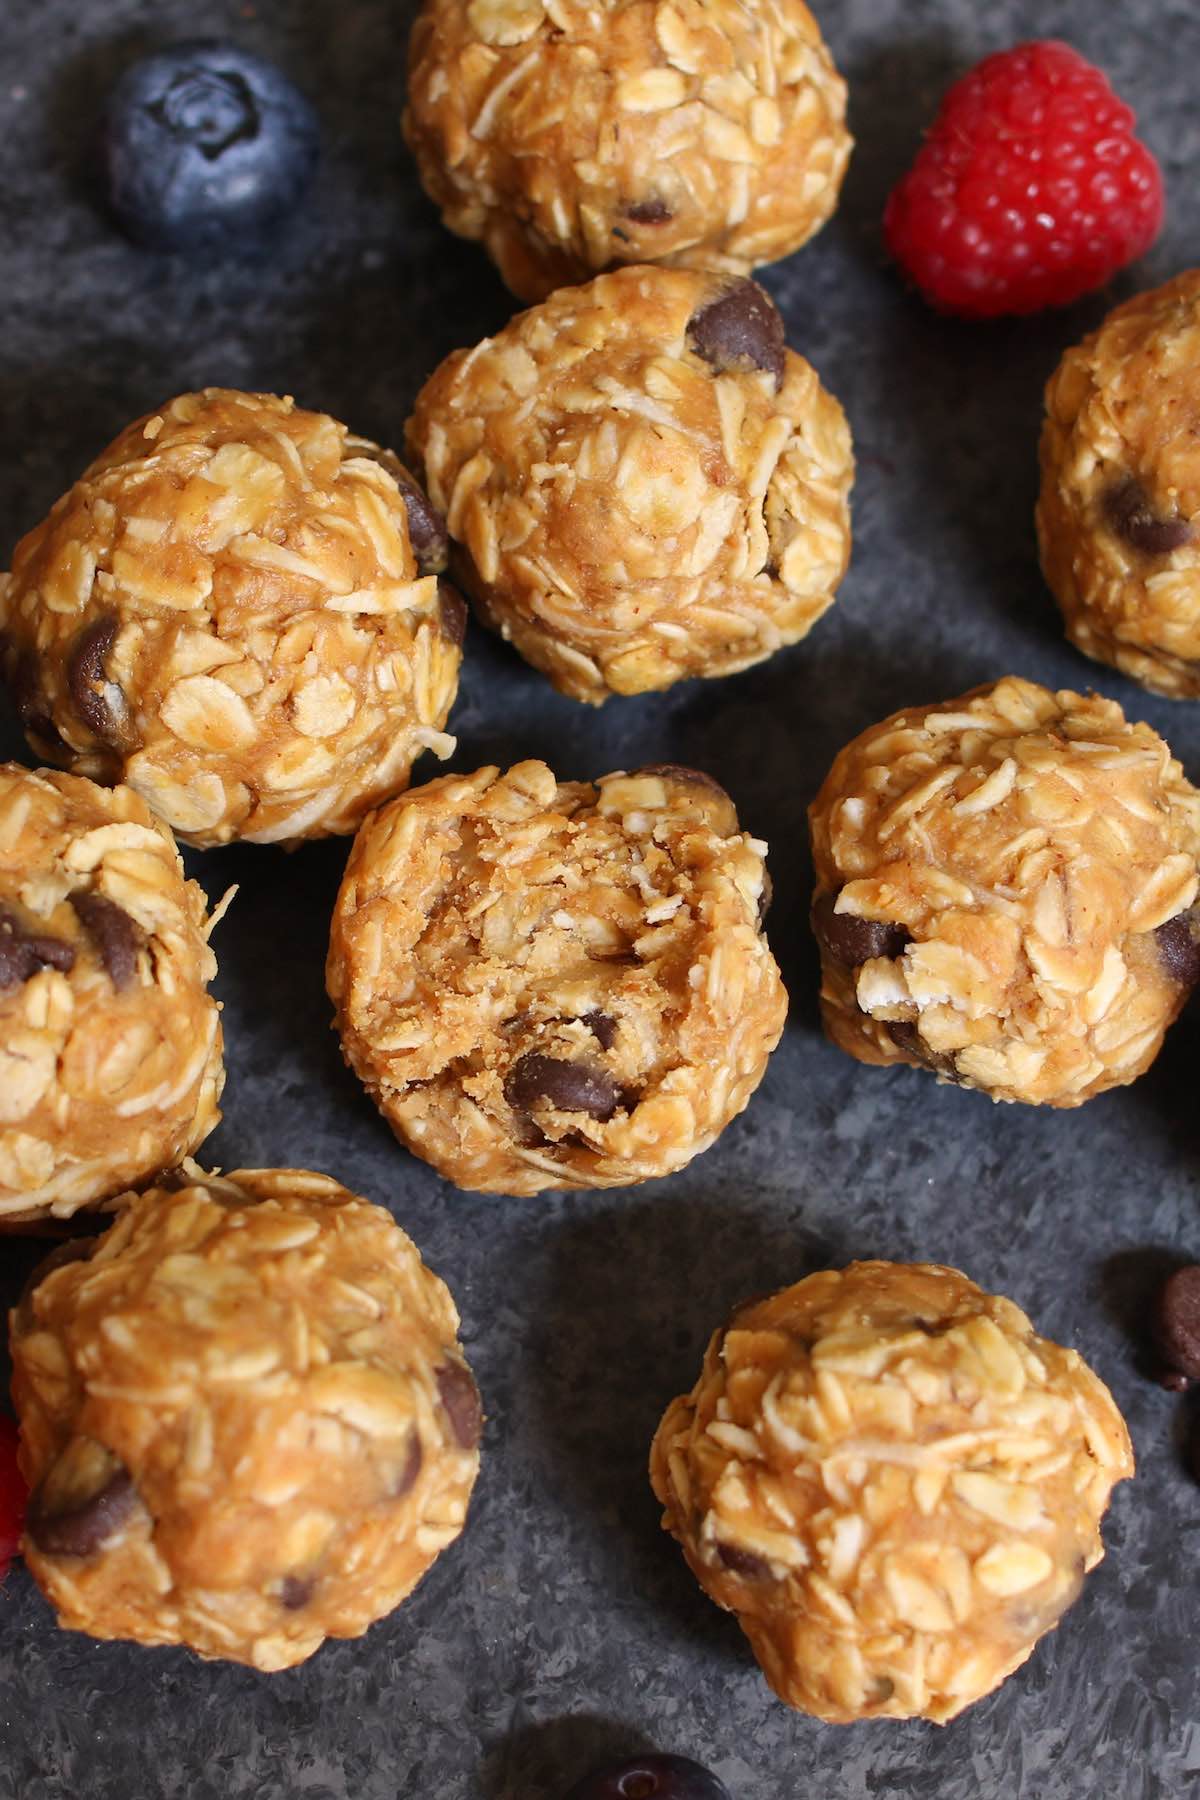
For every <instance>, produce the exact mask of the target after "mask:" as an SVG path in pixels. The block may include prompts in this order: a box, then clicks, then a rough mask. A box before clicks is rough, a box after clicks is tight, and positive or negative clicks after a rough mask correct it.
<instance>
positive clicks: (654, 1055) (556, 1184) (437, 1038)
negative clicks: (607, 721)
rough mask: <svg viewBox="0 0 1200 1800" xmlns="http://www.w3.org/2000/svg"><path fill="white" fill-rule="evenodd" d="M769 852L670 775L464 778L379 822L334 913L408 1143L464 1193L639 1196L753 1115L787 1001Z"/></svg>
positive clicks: (381, 1087) (346, 1017) (529, 768)
mask: <svg viewBox="0 0 1200 1800" xmlns="http://www.w3.org/2000/svg"><path fill="white" fill-rule="evenodd" d="M765 849H766V846H765V845H764V844H762V843H760V842H758V841H757V840H756V839H754V838H752V837H749V836H748V835H747V834H746V833H745V832H743V831H740V830H739V828H738V821H737V814H736V812H735V811H734V806H733V802H732V801H731V800H730V798H729V796H728V795H727V794H726V793H725V791H724V789H723V788H720V787H718V785H717V784H716V782H714V781H712V780H711V779H710V778H709V777H708V776H706V775H702V774H700V773H698V772H697V771H696V770H694V769H684V768H678V767H675V766H674V765H664V766H661V767H656V768H646V769H639V770H637V771H635V772H634V773H633V774H630V775H625V774H614V775H606V776H604V777H602V779H601V780H599V781H597V782H596V783H594V784H592V783H589V782H582V781H575V782H559V781H557V780H556V778H555V776H554V775H553V774H552V773H551V771H550V770H549V769H548V768H547V767H546V765H545V763H541V762H524V763H518V764H517V765H516V767H515V768H512V769H510V770H509V771H508V773H507V774H504V775H502V774H501V773H500V771H499V770H498V769H496V768H485V769H480V770H479V771H478V772H477V773H476V774H474V775H467V776H462V775H451V776H444V777H442V778H441V779H440V780H437V781H431V782H429V783H427V784H426V785H425V786H424V787H422V788H420V789H418V790H417V791H416V792H414V793H411V794H407V795H403V796H401V797H400V798H399V799H398V800H396V801H393V802H392V804H391V805H389V806H387V807H385V808H384V809H383V810H382V811H381V812H380V813H378V814H377V815H376V816H375V818H373V819H371V820H369V821H368V822H367V824H366V825H364V827H363V829H362V831H361V832H360V833H359V836H358V838H357V839H356V841H355V845H354V849H353V850H352V852H351V855H350V861H349V863H348V865H347V869H346V876H345V879H344V881H343V883H342V888H341V892H340V893H339V895H338V900H337V905H336V908H335V910H334V918H333V931H332V936H331V940H330V948H329V965H328V983H329V993H330V998H331V999H332V1000H333V1003H334V1007H335V1009H336V1014H337V1018H336V1024H337V1028H338V1030H339V1031H340V1033H341V1039H342V1049H343V1052H344V1054H345V1057H346V1060H347V1062H348V1063H349V1064H350V1066H351V1067H352V1068H353V1069H354V1070H355V1072H356V1073H357V1075H358V1076H359V1078H360V1079H361V1081H362V1082H363V1084H364V1085H365V1087H366V1088H367V1091H368V1092H369V1093H370V1095H371V1096H372V1098H373V1099H374V1101H375V1103H376V1105H377V1106H378V1107H379V1109H380V1111H381V1112H382V1113H383V1115H384V1117H385V1118H386V1119H387V1120H388V1122H389V1124H390V1125H391V1126H392V1128H393V1130H394V1131H395V1132H396V1135H397V1136H398V1137H399V1138H400V1139H401V1141H402V1142H403V1143H405V1144H406V1145H407V1146H408V1148H409V1149H410V1150H412V1151H413V1152H414V1153H415V1154H416V1155H417V1156H420V1157H423V1158H424V1159H425V1160H426V1161H427V1162H430V1163H432V1164H433V1166H434V1168H435V1169H437V1171H438V1172H439V1174H441V1175H444V1176H446V1177H447V1178H448V1179H449V1180H450V1181H453V1182H455V1183H456V1184H457V1185H458V1186H459V1187H462V1188H471V1189H481V1190H484V1191H486V1192H492V1193H502V1194H536V1193H540V1192H541V1191H542V1190H543V1189H544V1188H588V1187H597V1188H602V1187H625V1186H627V1185H629V1184H631V1183H633V1182H638V1181H646V1180H648V1179H650V1178H651V1177H652V1176H657V1175H667V1174H669V1173H670V1172H671V1171H672V1170H674V1169H679V1168H682V1167H683V1165H684V1164H685V1163H687V1162H690V1160H691V1159H692V1157H693V1156H695V1155H696V1154H697V1152H698V1151H701V1150H705V1149H707V1148H708V1146H709V1145H710V1144H711V1143H712V1142H713V1140H714V1139H715V1138H716V1136H717V1135H718V1133H719V1132H720V1131H722V1130H723V1129H724V1127H725V1126H726V1125H727V1124H728V1123H729V1121H730V1119H732V1118H734V1117H735V1115H736V1114H738V1113H740V1112H741V1111H742V1109H743V1107H744V1106H745V1105H746V1103H747V1101H748V1100H749V1098H750V1095H751V1094H752V1093H753V1091H754V1089H755V1088H756V1087H757V1086H758V1083H759V1081H760V1080H761V1079H762V1075H763V1072H764V1070H765V1068H766V1064H767V1058H768V1056H769V1055H770V1052H771V1051H772V1050H773V1049H774V1048H775V1045H776V1044H777V1043H778V1041H779V1036H780V1033H781V1032H782V1030H783V1022H784V1017H785V1014H786V1010H787V996H786V994H785V993H784V989H783V984H782V982H781V981H780V978H779V970H778V969H777V968H776V966H775V961H774V958H773V957H772V955H771V952H770V950H769V948H768V947H767V941H766V939H765V937H764V936H763V935H762V929H761V915H762V913H763V911H765V905H766V899H767V896H768V894H769V891H770V890H769V886H768V881H767V873H766V866H765V863H764V860H763V858H764V853H765Z"/></svg>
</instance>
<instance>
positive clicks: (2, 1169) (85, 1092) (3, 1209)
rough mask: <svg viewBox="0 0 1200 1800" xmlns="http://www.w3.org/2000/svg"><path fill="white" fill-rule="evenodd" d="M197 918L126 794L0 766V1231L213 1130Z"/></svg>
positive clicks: (119, 1179)
mask: <svg viewBox="0 0 1200 1800" xmlns="http://www.w3.org/2000/svg"><path fill="white" fill-rule="evenodd" d="M212 923H213V921H212V920H211V919H209V917H208V914H207V907H206V903H205V897H204V894H203V892H202V891H201V889H200V888H199V887H198V886H197V884H196V883H195V882H194V881H187V880H185V879H184V874H183V864H182V862H181V861H180V857H179V852H178V851H177V850H176V848H175V844H174V842H173V840H172V838H171V834H170V832H169V831H168V830H167V829H166V827H165V826H164V825H163V824H162V823H161V822H160V821H159V820H158V819H156V818H155V817H154V815H153V814H152V813H151V812H150V810H149V808H148V807H147V806H146V804H145V802H144V801H143V800H142V799H141V798H140V797H139V796H138V795H137V794H135V793H134V792H133V791H132V789H130V788H128V787H114V788H101V787H97V786H96V784H95V783H94V782H91V781H86V780H84V779H83V778H82V777H81V776H78V775H65V774H62V773H61V772H60V771H58V770H57V769H40V770H33V769H26V768H22V767H20V766H19V765H18V764H16V763H3V764H0V1228H4V1227H8V1226H11V1225H13V1224H16V1223H19V1222H27V1223H34V1224H38V1223H40V1222H43V1221H48V1220H51V1219H63V1218H67V1217H69V1216H70V1215H71V1214H72V1213H74V1212H76V1211H78V1210H79V1208H81V1207H90V1206H96V1205H98V1204H100V1203H101V1202H103V1201H105V1200H107V1199H109V1198H110V1197H111V1196H112V1195H114V1194H119V1193H120V1192H121V1191H122V1189H124V1188H127V1187H129V1186H130V1185H131V1184H133V1183H137V1182H143V1181H148V1180H149V1179H150V1178H151V1177H152V1176H154V1175H156V1174H157V1173H158V1171H159V1170H160V1169H163V1168H168V1167H170V1166H171V1165H172V1164H173V1163H175V1162H178V1160H179V1159H180V1157H182V1156H186V1155H188V1154H189V1153H190V1152H191V1151H192V1150H194V1149H195V1148H196V1146H197V1145H198V1144H199V1143H201V1142H202V1140H203V1139H204V1138H206V1137H207V1136H208V1133H209V1132H210V1131H211V1130H212V1129H213V1127H214V1126H215V1125H216V1124H217V1121H218V1120H219V1118H220V1116H221V1115H220V1113H219V1111H218V1110H217V1101H218V1099H219V1098H220V1094H221V1088H222V1085H223V1083H224V1079H225V1072H224V1067H223V1064H222V1060H221V1024H220V1008H219V1007H218V1005H217V1003H216V1001H215V1000H214V999H213V998H212V996H211V995H210V994H209V992H208V987H209V983H210V982H211V981H212V979H213V977H214V975H215V974H216V972H217V965H216V960H215V958H214V956H213V953H212V951H211V950H210V948H209V944H208V934H209V931H210V929H211V926H212Z"/></svg>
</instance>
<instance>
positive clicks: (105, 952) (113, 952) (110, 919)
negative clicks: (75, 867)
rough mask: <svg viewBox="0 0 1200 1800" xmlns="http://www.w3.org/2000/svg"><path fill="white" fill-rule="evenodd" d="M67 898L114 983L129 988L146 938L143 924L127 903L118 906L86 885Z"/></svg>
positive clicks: (118, 988)
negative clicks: (139, 923)
mask: <svg viewBox="0 0 1200 1800" xmlns="http://www.w3.org/2000/svg"><path fill="white" fill-rule="evenodd" d="M67 899H68V900H69V901H70V902H71V905H72V906H73V907H74V908H75V912H76V915H77V917H78V919H79V923H80V924H81V925H82V926H83V929H84V930H85V931H86V932H87V934H88V936H89V938H90V939H91V940H92V944H93V945H94V947H95V950H96V954H97V955H98V956H99V958H100V961H101V962H102V963H103V965H104V970H105V973H106V974H107V976H108V978H109V980H110V981H111V982H112V984H113V986H114V987H115V988H116V989H117V990H118V991H120V989H122V988H127V987H128V986H129V983H130V982H131V981H132V980H133V972H134V970H135V969H136V968H137V953H138V951H139V950H140V949H141V947H142V945H143V943H144V942H145V938H144V936H143V933H142V928H141V926H140V925H138V924H137V923H136V921H135V920H133V919H131V918H130V916H129V914H128V913H127V912H126V911H125V908H124V907H123V906H118V905H117V903H116V901H115V900H109V899H108V898H107V896H106V895H104V894H91V893H88V891H87V890H86V889H85V888H79V889H77V890H76V892H75V893H73V894H68V895H67Z"/></svg>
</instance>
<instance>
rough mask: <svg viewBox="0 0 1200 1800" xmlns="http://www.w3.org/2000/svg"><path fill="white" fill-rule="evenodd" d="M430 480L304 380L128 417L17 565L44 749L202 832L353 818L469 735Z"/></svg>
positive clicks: (264, 836)
mask: <svg viewBox="0 0 1200 1800" xmlns="http://www.w3.org/2000/svg"><path fill="white" fill-rule="evenodd" d="M413 487H415V484H413V483H412V482H411V478H410V477H407V476H406V475H405V472H404V471H403V469H402V468H401V467H400V465H399V463H397V462H396V459H395V457H394V456H392V455H391V453H390V452H387V451H380V450H379V449H378V447H377V446H376V445H374V444H370V443H368V442H367V441H366V440H365V439H362V438H355V437H352V436H351V435H350V433H349V432H348V431H347V430H346V428H345V426H344V425H340V424H338V423H337V421H336V420H334V419H331V418H329V417H327V416H326V415H325V414H323V413H312V412H305V411H303V410H302V409H300V408H298V407H296V406H295V405H294V404H293V402H292V401H291V400H287V399H284V400H280V399H276V398H274V397H272V396H270V395H264V394H241V393H235V392H232V391H230V390H227V389H221V388H210V389H206V390H205V391H204V392H203V393H198V394H184V395H182V396H180V397H179V398H178V399H176V400H173V401H171V403H170V404H169V405H168V406H166V407H164V408H163V410H162V411H161V412H158V413H155V414H154V415H153V416H151V417H149V418H145V419H139V420H137V421H135V423H134V424H132V425H130V426H129V427H127V429H126V430H125V431H123V432H122V433H121V435H120V436H119V437H118V438H117V439H116V441H115V443H113V444H112V445H111V446H110V447H109V448H108V449H107V450H106V451H105V452H104V453H103V454H102V455H101V456H100V457H99V458H98V459H97V460H96V461H95V462H94V463H93V464H92V465H91V467H90V468H89V469H88V470H87V471H86V472H85V473H84V475H83V476H82V477H81V478H80V479H79V480H78V481H77V482H76V483H75V485H74V487H72V488H71V490H70V491H69V493H67V494H66V495H65V496H64V497H63V499H61V500H60V501H59V502H58V504H57V505H56V506H55V507H54V508H53V510H52V511H51V513H50V516H49V517H48V518H47V519H46V520H45V522H44V523H43V524H41V525H39V526H38V527H37V528H36V530H34V531H32V532H31V533H30V534H29V536H28V537H26V538H25V539H24V540H23V541H22V542H21V543H20V544H19V545H18V546H17V549H16V551H15V553H14V556H13V567H12V573H11V575H10V576H9V577H7V579H4V580H0V632H2V633H3V637H4V640H5V657H4V661H5V666H6V671H7V674H8V678H9V682H10V685H11V687H12V689H13V692H14V695H15V698H16V702H17V707H18V710H19V712H20V714H21V717H22V720H23V722H24V724H25V727H26V731H27V733H28V735H29V739H30V742H31V744H32V745H33V748H34V750H35V751H36V752H37V753H38V755H39V756H41V757H43V758H44V759H45V760H47V761H50V762H55V763H61V764H64V765H66V766H68V767H70V768H71V769H73V770H74V771H75V772H76V773H77V774H82V775H89V776H91V777H93V778H94V779H95V780H98V781H103V782H112V781H124V782H127V783H128V785H129V786H130V787H132V788H134V789H135V790H136V791H137V792H138V793H139V794H141V795H142V797H143V798H144V799H145V800H146V801H147V802H148V803H149V804H150V805H151V806H152V807H153V808H154V810H155V812H157V813H158V815H159V816H160V818H163V819H165V820H166V821H167V823H168V824H169V825H170V826H171V827H172V829H173V830H174V831H175V832H176V834H177V835H178V836H179V837H181V838H183V839H184V840H185V841H186V842H188V843H191V844H198V845H212V844H220V843H225V842H227V841H228V840H229V839H231V838H235V837H240V838H247V839H249V840H251V841H252V842H255V843H294V842H297V841H298V840H300V839H302V838H309V837H319V836H322V835H324V834H326V833H330V832H348V831H352V830H353V829H354V828H355V826H356V825H357V824H358V822H359V820H360V819H361V818H362V816H363V814H364V813H365V812H367V811H368V810H369V809H370V808H371V807H372V806H373V805H375V804H376V803H377V802H378V801H379V800H381V799H383V798H384V797H386V796H387V795H388V794H391V793H394V792H395V791H396V789H397V788H400V787H403V786H404V785H405V783H406V782H407V780H408V776H409V770H410V768H411V766H412V763H413V760H414V759H415V758H416V757H417V756H419V755H420V753H421V752H422V751H423V750H427V749H432V750H433V751H434V752H435V753H436V754H437V755H439V756H442V757H445V756H447V755H449V753H450V752H451V750H452V749H453V747H454V740H453V739H452V738H449V737H447V736H446V734H445V733H444V731H443V729H442V727H443V725H444V724H445V722H446V716H447V714H448V712H449V709H450V706H451V703H452V701H453V699H454V694H455V690H456V687H457V682H458V668H459V661H460V653H461V652H460V645H461V618H460V616H459V612H458V607H457V602H454V603H453V604H451V605H450V606H449V607H448V606H447V605H446V603H445V601H444V597H443V595H442V594H440V593H439V585H438V579H437V573H436V567H435V568H432V569H431V570H430V571H429V572H427V573H423V572H422V571H421V568H420V567H419V555H418V551H417V550H416V549H415V548H414V541H413V533H412V532H411V531H410V516H409V508H408V506H407V505H406V499H405V495H406V489H411V488H413ZM417 504H418V506H419V507H421V508H423V507H424V497H423V496H417ZM441 554H442V557H443V559H444V544H443V545H442V546H441Z"/></svg>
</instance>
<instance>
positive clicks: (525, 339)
mask: <svg viewBox="0 0 1200 1800" xmlns="http://www.w3.org/2000/svg"><path fill="white" fill-rule="evenodd" d="M408 442H409V448H410V452H411V454H412V457H413V459H414V467H419V468H423V470H424V479H425V480H426V481H427V484H428V487H429V492H430V496H431V498H432V499H433V501H434V503H435V504H436V505H437V506H439V507H441V508H442V510H443V511H447V512H448V519H449V529H450V533H451V536H452V538H453V539H454V543H455V550H454V558H455V562H454V566H455V569H456V571H457V573H458V574H459V576H460V578H461V580H462V582H463V585H464V586H465V587H467V588H468V590H469V591H470V593H471V594H472V596H473V598H474V599H475V601H476V602H477V604H478V606H479V609H480V612H481V614H482V616H483V618H484V621H485V623H488V624H490V625H492V626H493V627H494V628H495V629H497V630H499V631H500V632H501V633H502V634H503V635H504V637H506V638H509V639H511V641H512V643H513V644H514V645H515V646H516V648H517V649H518V650H519V651H520V653H521V655H522V656H524V657H525V658H526V660H527V661H528V662H531V663H532V664H533V665H534V667H535V668H538V669H541V670H543V671H544V672H545V673H546V674H547V675H548V676H549V677H550V679H551V681H552V682H553V683H554V685H555V687H557V688H558V689H560V690H561V692H563V693H565V694H570V695H572V696H573V697H574V698H575V699H576V700H587V701H590V702H591V703H592V704H593V705H599V704H600V703H601V702H602V701H604V700H606V699H607V698H608V696H609V695H610V694H640V693H644V692H646V691H647V690H648V689H653V688H665V687H669V686H670V685H671V683H672V682H675V681H679V680H682V679H683V678H684V677H685V676H689V675H729V674H732V673H733V672H734V671H735V670H738V669H744V668H747V667H749V665H750V664H751V663H756V662H761V661H762V660H763V658H764V657H767V656H770V655H771V653H772V652H773V651H775V650H778V649H780V648H781V647H782V646H783V645H785V644H794V643H796V642H797V640H798V639H800V638H802V637H804V636H805V635H806V634H807V633H808V631H809V630H810V628H811V627H812V625H813V624H814V623H815V622H816V620H817V619H819V618H820V616H821V614H822V613H823V612H824V611H825V610H826V608H827V607H828V606H829V605H831V603H832V601H833V596H834V593H835V591H836V589H837V586H838V583H839V582H840V581H841V578H842V576H843V574H844V573H845V570H846V564H847V562H848V560H849V555H850V514H849V506H848V496H849V492H850V484H851V481H852V479H853V474H854V463H853V456H852V453H851V446H850V432H849V427H848V426H847V424H846V419H845V415H844V414H843V412H842V409H841V407H840V406H839V405H838V403H837V401H836V400H835V399H833V397H832V396H831V395H830V394H828V393H826V391H825V389H824V388H823V387H822V386H821V383H820V381H819V380H818V378H817V375H816V371H815V370H814V369H812V368H811V367H810V366H809V364H808V363H806V362H805V361H804V359H803V358H802V357H800V356H797V355H795V353H794V352H793V351H791V350H788V349H787V348H786V347H785V344H784V333H783V321H782V319H781V318H780V317H779V314H778V312H777V311H776V310H775V306H774V304H773V302H772V301H771V299H770V298H769V296H768V295H767V294H765V293H764V292H763V290H762V289H761V288H760V287H758V286H756V285H755V283H753V282H751V281H745V280H730V279H729V278H728V277H725V276H721V275H712V274H700V273H695V274H694V273H692V272H691V271H689V270H684V269H657V268H636V269H621V270H618V271H617V272H616V273H615V274H612V275H602V276H601V277H600V278H599V279H598V280H597V281H593V282H590V283H589V284H588V285H587V286H586V287H581V288H570V289H566V290H564V291H563V292H561V293H557V294H554V295H552V296H551V298H550V299H549V300H547V301H546V302H545V303H544V304H543V305H542V306H535V307H534V308H532V310H531V311H529V312H526V313H522V314H520V315H519V316H518V317H517V318H516V319H514V320H512V322H511V323H510V324H509V325H507V326H505V328H504V330H503V331H500V332H498V333H497V335H496V336H495V337H494V338H487V339H485V340H484V342H483V343H482V344H480V345H477V346H476V348H475V349H474V350H470V351H462V350H460V351H456V352H455V353H454V354H453V355H452V356H449V357H447V359H446V361H445V362H444V363H443V364H442V365H441V367H440V368H439V369H438V370H436V371H435V373H434V374H433V376H432V377H431V378H430V380H429V381H428V382H426V384H425V386H424V388H423V389H422V390H421V393H420V394H419V395H418V397H417V404H416V410H415V413H414V415H413V417H412V419H411V420H410V421H409V425H408Z"/></svg>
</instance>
